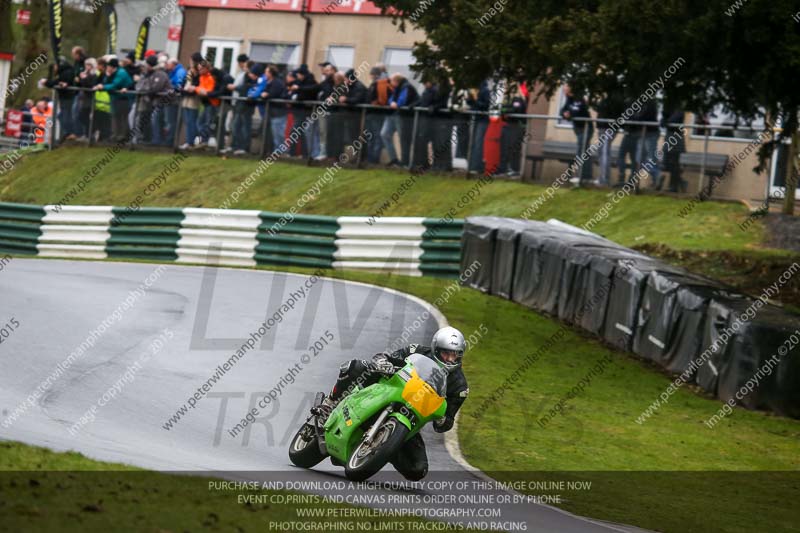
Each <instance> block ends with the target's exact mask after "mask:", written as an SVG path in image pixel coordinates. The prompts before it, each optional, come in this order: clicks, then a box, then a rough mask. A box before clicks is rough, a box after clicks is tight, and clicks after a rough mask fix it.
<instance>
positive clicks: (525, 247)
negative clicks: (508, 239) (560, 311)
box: [511, 225, 575, 309]
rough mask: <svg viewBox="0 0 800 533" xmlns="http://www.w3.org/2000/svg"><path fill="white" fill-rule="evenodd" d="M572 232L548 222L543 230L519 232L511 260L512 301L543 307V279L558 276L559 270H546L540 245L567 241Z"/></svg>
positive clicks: (534, 307) (571, 236)
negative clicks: (520, 233) (515, 250)
mask: <svg viewBox="0 0 800 533" xmlns="http://www.w3.org/2000/svg"><path fill="white" fill-rule="evenodd" d="M574 235H575V234H574V233H571V232H565V231H563V230H561V229H559V228H555V227H552V226H549V225H548V228H543V231H525V232H523V233H522V235H520V237H519V244H518V245H517V257H516V261H515V263H514V283H513V285H512V292H511V299H512V300H514V301H515V302H517V303H520V304H522V305H524V306H526V307H530V308H532V309H542V302H543V298H544V297H543V293H545V292H546V288H545V286H544V285H545V283H546V281H545V278H553V277H555V278H558V276H560V272H552V271H548V270H547V268H548V267H546V266H545V264H544V254H543V253H542V247H543V246H544V245H545V243H547V242H551V243H553V244H557V243H559V242H562V241H569V240H570V239H572V238H574Z"/></svg>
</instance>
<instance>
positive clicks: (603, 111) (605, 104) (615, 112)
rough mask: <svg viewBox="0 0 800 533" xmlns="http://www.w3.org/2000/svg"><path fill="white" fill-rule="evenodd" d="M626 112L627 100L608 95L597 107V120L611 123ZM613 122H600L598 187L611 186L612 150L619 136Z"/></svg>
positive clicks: (598, 133)
mask: <svg viewBox="0 0 800 533" xmlns="http://www.w3.org/2000/svg"><path fill="white" fill-rule="evenodd" d="M624 112H625V100H624V99H623V98H621V97H620V96H617V95H616V94H609V95H606V97H605V98H603V100H602V101H601V102H600V103H599V104H598V106H597V118H603V119H607V120H610V121H615V120H617V119H618V118H619V117H620V116H622V114H623V113H624ZM611 124H612V122H598V123H597V136H598V138H599V139H598V140H599V142H600V145H599V147H598V156H599V158H600V177H599V178H598V180H597V183H598V185H602V186H604V187H608V186H610V185H611V162H612V155H611V148H612V145H613V144H614V138H615V137H616V136H617V130H616V128H612V127H611ZM618 165H619V163H618Z"/></svg>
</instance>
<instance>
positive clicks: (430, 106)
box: [414, 79, 453, 171]
mask: <svg viewBox="0 0 800 533" xmlns="http://www.w3.org/2000/svg"><path fill="white" fill-rule="evenodd" d="M424 86H425V90H424V91H422V96H420V99H419V104H418V107H424V108H426V109H427V111H421V112H420V113H419V119H418V126H417V139H416V144H415V148H414V166H415V167H417V168H418V169H420V170H422V171H425V170H428V169H429V168H431V167H433V168H435V169H436V170H451V169H452V166H453V165H452V148H453V147H452V144H453V143H452V135H451V134H450V132H449V129H450V127H452V123H451V121H450V117H449V116H448V115H447V114H443V113H441V110H443V109H447V103H448V100H449V99H450V83H449V80H447V79H445V80H444V81H443V82H441V83H438V84H437V83H434V82H433V81H431V80H430V79H426V80H425V83H424ZM429 145H430V148H429ZM430 157H432V158H433V159H432V161H431V160H430Z"/></svg>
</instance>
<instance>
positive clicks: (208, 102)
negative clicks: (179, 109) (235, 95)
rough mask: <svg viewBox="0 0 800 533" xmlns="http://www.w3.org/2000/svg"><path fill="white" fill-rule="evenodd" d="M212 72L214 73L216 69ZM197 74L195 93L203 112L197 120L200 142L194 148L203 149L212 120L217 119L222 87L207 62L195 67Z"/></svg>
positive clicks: (208, 135) (211, 129) (211, 127)
mask: <svg viewBox="0 0 800 533" xmlns="http://www.w3.org/2000/svg"><path fill="white" fill-rule="evenodd" d="M214 70H215V71H216V69H214ZM197 73H198V77H197V87H196V88H195V92H196V93H197V96H199V97H200V103H202V104H203V111H202V112H201V113H200V117H199V118H198V119H197V130H198V134H199V135H200V142H199V143H197V146H196V148H205V147H206V146H208V140H209V139H210V138H211V134H212V133H213V127H214V120H215V119H216V117H217V111H218V109H219V104H220V100H219V96H220V95H221V94H222V90H223V87H222V85H221V82H222V80H221V79H220V77H219V75H218V73H217V72H212V67H211V65H210V64H209V63H208V61H201V62H200V64H199V65H197ZM215 74H216V75H215Z"/></svg>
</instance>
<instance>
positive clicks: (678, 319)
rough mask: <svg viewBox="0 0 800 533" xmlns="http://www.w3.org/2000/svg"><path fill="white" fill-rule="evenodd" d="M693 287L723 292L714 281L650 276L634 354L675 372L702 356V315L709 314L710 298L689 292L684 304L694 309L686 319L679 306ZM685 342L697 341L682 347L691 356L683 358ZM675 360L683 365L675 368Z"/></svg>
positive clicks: (684, 276)
mask: <svg viewBox="0 0 800 533" xmlns="http://www.w3.org/2000/svg"><path fill="white" fill-rule="evenodd" d="M693 286H698V287H704V286H706V287H707V288H709V289H711V288H712V287H715V286H716V287H719V288H721V287H720V286H719V285H717V284H715V283H714V282H713V281H711V280H708V279H705V278H703V277H702V276H698V275H695V274H675V273H671V272H659V271H654V272H651V273H650V275H649V276H648V278H647V283H646V285H645V289H644V294H643V295H642V302H641V304H640V305H639V314H638V319H637V324H636V334H635V335H634V338H633V351H634V353H636V354H638V355H640V356H641V357H643V358H645V359H648V360H650V361H653V362H654V363H657V364H658V365H659V366H662V367H664V368H667V369H668V370H670V371H672V372H683V370H684V369H685V367H681V366H680V365H681V364H688V363H689V362H690V361H691V360H692V359H694V358H695V357H697V355H699V352H698V351H697V350H698V349H699V347H700V341H699V339H701V338H702V336H703V330H702V318H703V317H702V312H704V311H705V305H706V304H707V303H708V298H698V296H699V293H698V292H695V293H691V292H689V291H688V290H685V291H684V292H687V296H685V297H684V299H683V303H684V304H688V306H689V307H691V308H692V309H693V311H688V312H687V313H686V314H685V315H686V316H684V313H683V311H684V309H683V307H682V305H681V303H679V299H680V294H681V291H682V290H684V289H689V288H690V287H693ZM693 296H694V297H693ZM697 308H700V309H701V311H700V312H699V313H698V312H697V311H696V309H697ZM695 315H700V316H695ZM697 318H700V319H701V320H697ZM691 328H695V329H691ZM682 340H686V341H692V340H693V341H694V342H689V343H684V346H681V348H683V349H687V350H689V351H690V352H691V353H686V354H680V353H679V352H678V351H677V350H676V349H675V348H676V345H680V344H681V341H682ZM674 357H677V358H678V359H679V361H680V363H679V365H678V366H677V367H676V366H674V365H673V364H672V358H674Z"/></svg>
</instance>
